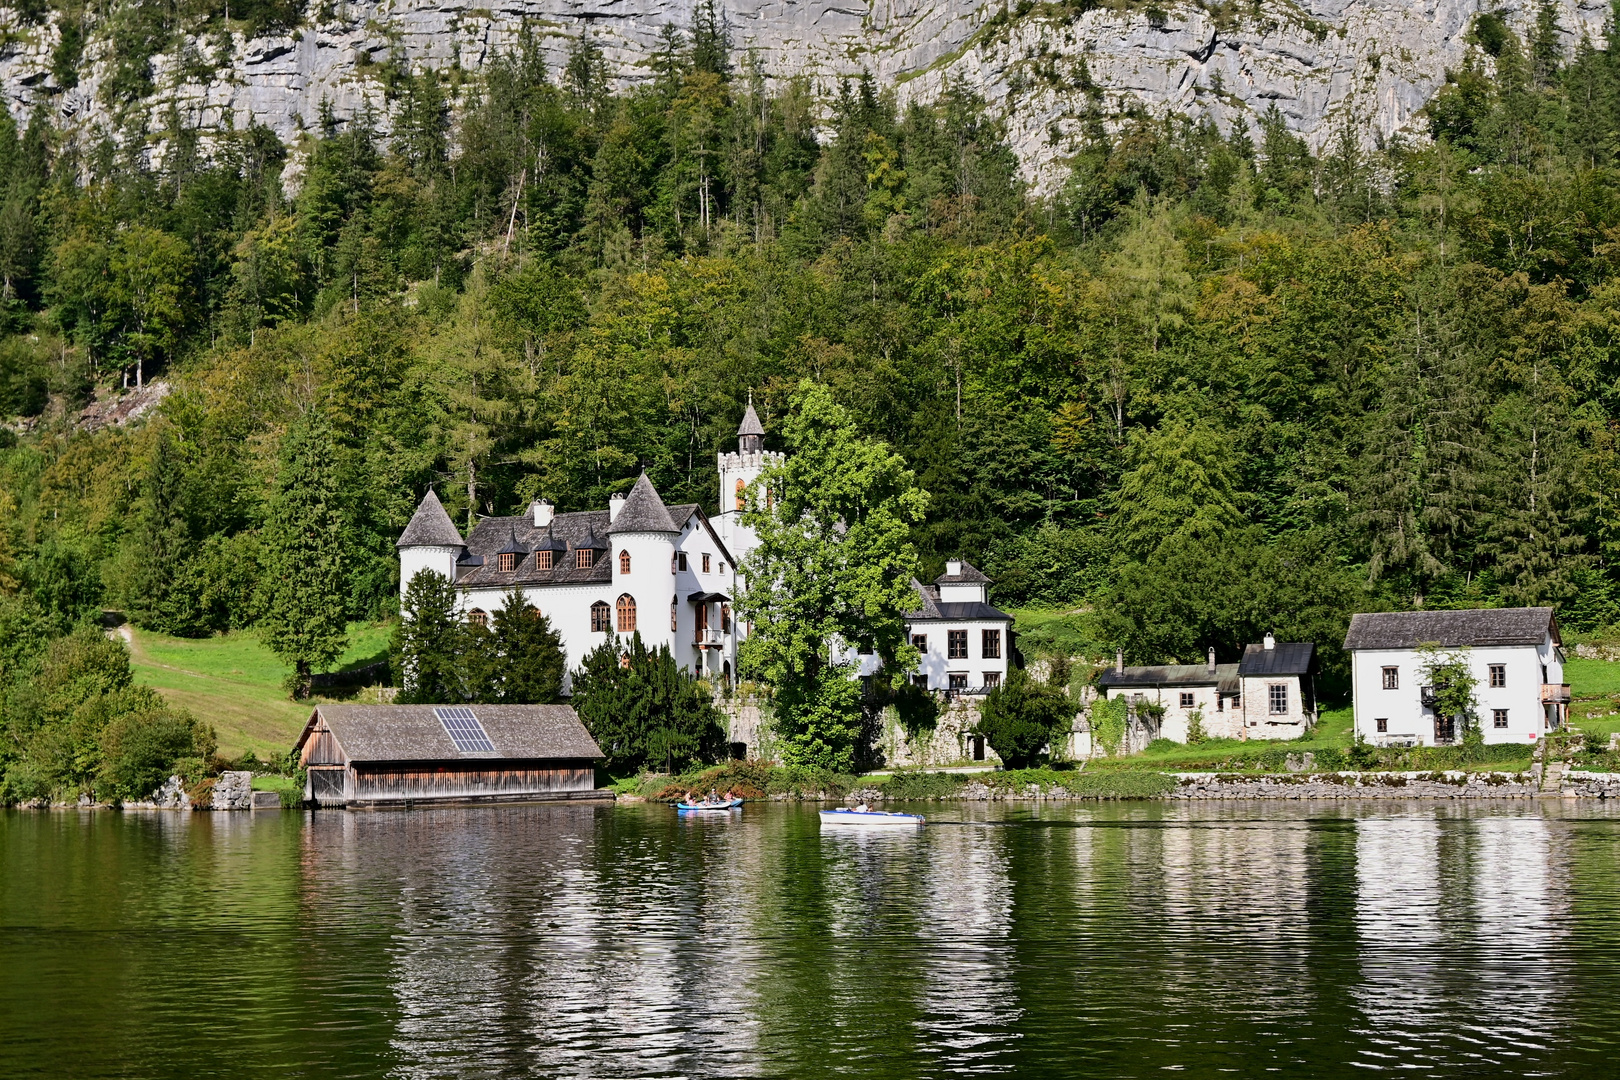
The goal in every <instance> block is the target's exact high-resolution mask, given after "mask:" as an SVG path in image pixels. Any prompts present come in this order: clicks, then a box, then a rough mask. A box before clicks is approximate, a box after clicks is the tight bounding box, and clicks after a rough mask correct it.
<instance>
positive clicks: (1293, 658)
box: [1238, 641, 1316, 676]
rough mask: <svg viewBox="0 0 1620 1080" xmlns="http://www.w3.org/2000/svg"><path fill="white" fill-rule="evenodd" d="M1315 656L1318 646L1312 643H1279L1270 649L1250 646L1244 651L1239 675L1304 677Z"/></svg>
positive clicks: (1262, 646) (1239, 665)
mask: <svg viewBox="0 0 1620 1080" xmlns="http://www.w3.org/2000/svg"><path fill="white" fill-rule="evenodd" d="M1315 656H1316V645H1315V643H1314V642H1310V641H1279V642H1276V643H1275V644H1274V645H1273V647H1272V648H1269V649H1268V648H1266V647H1265V646H1264V645H1248V646H1245V647H1244V649H1243V660H1242V662H1241V663H1239V664H1238V674H1239V675H1246V676H1260V675H1304V674H1307V673H1308V672H1309V671H1310V670H1311V660H1312V659H1313V658H1314V657H1315Z"/></svg>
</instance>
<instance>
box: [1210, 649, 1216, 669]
mask: <svg viewBox="0 0 1620 1080" xmlns="http://www.w3.org/2000/svg"><path fill="white" fill-rule="evenodd" d="M1209 673H1210V674H1211V675H1213V674H1215V646H1213V645H1211V646H1210V647H1209Z"/></svg>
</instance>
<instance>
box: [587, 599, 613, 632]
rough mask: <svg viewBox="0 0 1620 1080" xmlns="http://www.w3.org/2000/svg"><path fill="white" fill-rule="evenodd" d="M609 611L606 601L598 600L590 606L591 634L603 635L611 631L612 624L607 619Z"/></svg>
mask: <svg viewBox="0 0 1620 1080" xmlns="http://www.w3.org/2000/svg"><path fill="white" fill-rule="evenodd" d="M610 610H612V609H610V608H609V607H608V606H607V601H606V600H598V601H597V602H596V603H594V604H592V605H591V633H593V634H605V633H607V632H608V631H609V630H611V629H613V623H612V622H611V621H610V620H609V618H608V612H609V611H610Z"/></svg>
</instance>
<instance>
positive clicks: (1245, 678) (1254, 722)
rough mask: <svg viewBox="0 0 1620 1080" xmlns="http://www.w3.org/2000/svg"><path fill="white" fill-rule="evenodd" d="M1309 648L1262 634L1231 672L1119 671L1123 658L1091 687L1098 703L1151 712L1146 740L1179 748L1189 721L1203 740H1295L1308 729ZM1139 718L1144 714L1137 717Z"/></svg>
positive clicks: (1312, 705)
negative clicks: (1195, 721)
mask: <svg viewBox="0 0 1620 1080" xmlns="http://www.w3.org/2000/svg"><path fill="white" fill-rule="evenodd" d="M1315 672H1316V646H1315V645H1314V644H1313V643H1311V642H1308V641H1278V640H1276V638H1274V637H1273V636H1272V635H1270V634H1267V635H1266V636H1265V639H1264V640H1263V641H1262V642H1260V643H1259V644H1257V645H1247V646H1245V647H1244V649H1243V659H1242V660H1241V661H1239V662H1238V663H1236V664H1217V663H1216V662H1215V650H1214V649H1210V650H1209V661H1208V662H1207V663H1204V664H1159V665H1155V666H1152V667H1126V666H1125V662H1124V658H1123V655H1121V658H1120V659H1119V660H1117V661H1116V662H1115V664H1114V667H1113V668H1111V669H1110V670H1108V671H1105V672H1103V673H1102V675H1100V676H1099V677H1098V679H1097V688H1098V690H1099V691H1100V692H1101V693H1102V695H1103V696H1104V697H1105V698H1108V699H1110V700H1113V699H1115V698H1125V699H1126V700H1128V701H1132V702H1135V703H1136V704H1146V705H1152V706H1154V707H1155V711H1158V712H1159V716H1158V718H1157V731H1156V732H1154V731H1150V732H1149V733H1148V737H1149V738H1165V739H1171V740H1173V741H1175V742H1186V741H1187V733H1188V731H1189V728H1190V726H1191V724H1192V717H1193V714H1194V713H1197V714H1198V717H1199V723H1200V725H1201V726H1202V727H1203V730H1204V734H1205V735H1207V736H1209V737H1211V738H1227V739H1297V738H1299V737H1300V736H1302V735H1304V734H1305V733H1306V732H1307V731H1309V730H1310V728H1311V726H1312V725H1313V724H1315V723H1316V683H1315ZM1143 712H1144V713H1145V710H1143Z"/></svg>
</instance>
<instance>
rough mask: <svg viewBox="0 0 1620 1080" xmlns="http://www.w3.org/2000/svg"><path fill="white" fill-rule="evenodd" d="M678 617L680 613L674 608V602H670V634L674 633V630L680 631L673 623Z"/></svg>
mask: <svg viewBox="0 0 1620 1080" xmlns="http://www.w3.org/2000/svg"><path fill="white" fill-rule="evenodd" d="M679 617H680V611H679V610H678V609H677V608H676V606H675V601H674V600H671V601H670V602H669V629H670V632H671V633H674V632H675V631H676V630H679V629H680V626H679V625H678V624H677V623H676V622H675V620H676V619H678V618H679Z"/></svg>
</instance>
